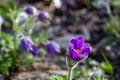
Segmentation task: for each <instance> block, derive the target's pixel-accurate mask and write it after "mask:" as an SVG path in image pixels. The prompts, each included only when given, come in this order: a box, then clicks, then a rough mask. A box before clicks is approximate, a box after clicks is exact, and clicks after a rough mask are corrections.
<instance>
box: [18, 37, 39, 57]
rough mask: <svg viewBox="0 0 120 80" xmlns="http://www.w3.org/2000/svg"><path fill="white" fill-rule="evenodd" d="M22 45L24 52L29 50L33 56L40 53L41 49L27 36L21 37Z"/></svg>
mask: <svg viewBox="0 0 120 80" xmlns="http://www.w3.org/2000/svg"><path fill="white" fill-rule="evenodd" d="M20 47H21V49H22V51H23V52H28V51H29V52H30V53H32V55H33V56H37V55H39V50H38V49H37V48H36V47H35V44H34V43H33V41H32V40H31V39H30V38H29V37H27V36H23V37H22V38H21V42H20Z"/></svg>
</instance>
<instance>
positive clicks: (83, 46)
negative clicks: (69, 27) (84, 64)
mask: <svg viewBox="0 0 120 80" xmlns="http://www.w3.org/2000/svg"><path fill="white" fill-rule="evenodd" d="M91 50H92V48H91V46H90V44H88V43H84V37H83V36H82V35H80V36H79V37H77V38H73V39H72V40H71V41H70V43H69V52H70V57H71V59H73V60H81V59H83V58H85V57H87V56H88V55H89V53H90V51H91Z"/></svg>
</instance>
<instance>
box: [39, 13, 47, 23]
mask: <svg viewBox="0 0 120 80" xmlns="http://www.w3.org/2000/svg"><path fill="white" fill-rule="evenodd" d="M48 18H49V14H48V12H46V11H40V13H39V14H38V19H39V20H40V21H42V22H45V21H46V20H47V19H48Z"/></svg>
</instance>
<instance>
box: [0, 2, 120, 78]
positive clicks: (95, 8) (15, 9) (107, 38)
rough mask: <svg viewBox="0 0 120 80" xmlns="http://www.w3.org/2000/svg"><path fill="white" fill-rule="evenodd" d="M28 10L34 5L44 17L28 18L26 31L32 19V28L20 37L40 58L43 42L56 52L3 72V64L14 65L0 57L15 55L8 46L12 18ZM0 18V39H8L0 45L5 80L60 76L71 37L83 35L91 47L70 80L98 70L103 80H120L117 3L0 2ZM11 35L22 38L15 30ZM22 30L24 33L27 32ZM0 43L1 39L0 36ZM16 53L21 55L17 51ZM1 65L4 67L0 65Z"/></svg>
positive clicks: (119, 13) (64, 70) (119, 9)
mask: <svg viewBox="0 0 120 80" xmlns="http://www.w3.org/2000/svg"><path fill="white" fill-rule="evenodd" d="M28 5H33V6H35V7H36V8H37V10H38V11H46V12H48V13H49V18H48V19H47V21H45V22H42V21H39V20H37V17H36V16H32V17H30V19H29V22H28V26H29V25H31V24H32V23H31V22H30V21H32V19H33V17H34V18H35V20H34V24H32V26H29V27H28V28H29V29H31V30H30V33H25V35H26V34H27V35H32V36H31V38H32V40H33V41H34V42H35V43H36V45H37V47H38V48H41V47H42V50H40V52H41V53H43V54H44V53H46V51H45V50H44V44H43V43H41V42H43V41H46V40H50V41H51V40H53V41H55V42H56V43H58V44H59V45H60V47H61V51H60V52H59V53H56V54H55V55H54V56H48V55H43V56H42V57H38V58H39V59H40V60H38V58H37V60H36V61H35V62H33V64H32V65H29V66H28V65H27V66H25V64H26V63H24V62H20V63H22V65H19V66H13V65H11V66H9V67H8V64H9V63H14V61H15V60H16V59H14V58H12V59H11V56H10V57H9V58H8V57H7V58H3V56H2V54H3V53H9V54H10V53H13V52H15V51H14V48H12V45H13V43H10V42H11V41H12V42H14V40H12V39H14V37H12V36H14V34H13V33H14V28H13V26H14V21H13V20H12V19H13V18H16V16H17V14H19V12H21V11H22V10H24V8H25V6H28ZM0 15H1V16H2V17H3V18H4V23H3V24H2V27H1V31H2V32H3V33H0V34H4V36H6V37H5V39H6V40H8V43H6V42H4V40H5V39H4V40H1V43H0V48H1V49H0V51H1V53H0V55H1V56H0V58H1V59H0V73H1V75H2V76H3V77H4V78H5V80H50V77H51V76H52V75H60V76H63V77H65V76H66V75H67V67H66V63H65V54H66V52H67V50H66V49H67V48H68V46H69V41H70V40H71V38H73V37H77V36H79V35H83V36H84V37H85V41H86V42H88V43H90V44H91V45H92V52H91V53H90V55H89V58H88V59H87V60H86V61H85V62H83V63H81V64H79V66H78V67H77V68H76V70H75V71H74V77H75V78H74V80H89V79H88V77H89V75H90V73H91V72H92V71H93V70H95V69H98V68H100V69H102V70H103V77H104V79H103V80H120V69H119V68H120V0H0ZM30 23H31V24H30ZM20 26H22V25H19V27H20ZM31 27H32V28H31ZM15 30H16V32H17V33H23V31H22V30H21V29H19V28H18V27H17V28H15ZM24 30H25V32H26V30H27V29H26V28H24ZM8 34H11V35H12V36H10V35H8ZM0 39H3V37H2V36H1V35H0ZM18 43H19V40H18ZM9 45H10V48H8V47H9ZM4 46H7V47H4ZM6 48H7V49H6ZM18 48H19V47H18ZM16 52H17V53H22V52H21V51H20V50H19V49H18V50H16ZM8 56H9V55H8ZM27 56H28V55H27ZM15 58H16V57H15ZM2 59H4V60H3V61H2ZM22 59H23V57H22V58H20V60H22ZM30 59H31V58H30ZM32 60H33V59H32ZM5 61H6V63H5V64H7V67H6V65H5V66H4V65H3V63H4V62H5ZM28 61H29V60H28ZM18 63H19V62H18ZM1 65H3V66H1ZM15 65H16V64H15ZM5 67H6V68H5ZM13 67H14V68H13ZM83 77H84V78H85V79H84V78H83ZM0 80H3V79H2V78H1V79H0Z"/></svg>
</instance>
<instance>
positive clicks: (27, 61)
mask: <svg viewBox="0 0 120 80" xmlns="http://www.w3.org/2000/svg"><path fill="white" fill-rule="evenodd" d="M20 11H21V9H19V8H17V6H16V5H15V4H13V3H8V4H5V5H2V4H0V15H2V16H4V17H5V18H9V19H10V20H11V21H12V25H11V24H10V23H9V22H6V21H5V24H6V27H7V28H8V26H12V28H10V30H9V31H10V32H7V33H6V32H4V31H0V73H3V74H5V73H9V70H10V69H12V70H14V69H15V68H16V67H20V66H30V65H31V64H32V63H33V61H36V60H37V61H38V60H40V57H33V56H32V55H31V54H29V53H23V52H22V51H21V49H20V38H19V36H18V35H20V34H24V35H27V36H29V37H33V38H34V39H38V40H40V39H41V38H39V37H35V36H34V35H31V34H30V33H29V32H30V30H31V29H32V27H33V26H34V23H35V19H33V18H32V17H29V19H28V20H26V21H25V28H23V27H21V25H19V24H17V23H15V19H16V18H17V15H18V14H19V12H20ZM11 31H13V32H11ZM44 37H45V35H44V36H43V37H42V38H44ZM45 38H46V37H45ZM45 38H44V39H45ZM43 41H44V40H42V41H41V42H43ZM41 53H45V51H44V49H41Z"/></svg>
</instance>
